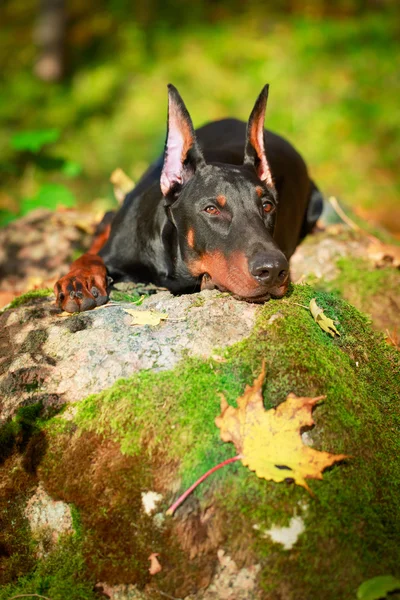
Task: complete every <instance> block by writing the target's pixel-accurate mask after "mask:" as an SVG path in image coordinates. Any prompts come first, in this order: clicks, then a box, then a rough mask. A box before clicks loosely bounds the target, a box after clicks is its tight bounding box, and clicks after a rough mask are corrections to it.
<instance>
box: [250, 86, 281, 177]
mask: <svg viewBox="0 0 400 600" xmlns="http://www.w3.org/2000/svg"><path fill="white" fill-rule="evenodd" d="M268 89H269V85H268V84H267V85H265V86H264V87H263V89H262V90H261V93H260V95H259V96H258V98H257V100H256V103H255V105H254V108H253V110H252V111H251V115H250V118H249V122H248V123H247V133H246V147H245V150H244V161H243V164H245V165H252V166H253V167H254V168H255V170H256V172H257V175H258V176H259V178H260V179H261V180H262V181H265V183H266V184H267V185H269V186H271V187H272V186H273V185H274V183H273V181H272V174H271V169H270V167H269V164H268V161H267V157H266V154H265V146H264V121H265V110H266V108H267V99H268Z"/></svg>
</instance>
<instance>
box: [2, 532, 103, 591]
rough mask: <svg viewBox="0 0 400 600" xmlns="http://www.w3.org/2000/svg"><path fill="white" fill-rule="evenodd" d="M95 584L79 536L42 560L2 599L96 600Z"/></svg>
mask: <svg viewBox="0 0 400 600" xmlns="http://www.w3.org/2000/svg"><path fill="white" fill-rule="evenodd" d="M94 584H95V581H94V580H93V579H92V576H91V574H90V573H88V571H87V569H86V567H85V563H84V560H83V556H82V549H81V542H80V541H79V540H78V538H77V537H76V536H69V537H65V538H64V539H63V540H62V541H61V542H60V543H59V545H58V546H57V548H56V549H55V550H54V551H53V552H51V553H50V554H49V555H47V556H46V557H45V558H44V559H42V560H39V561H38V562H37V564H36V566H35V568H34V569H33V571H32V572H31V573H30V574H29V575H26V576H24V577H20V578H19V579H18V581H17V582H16V583H12V584H8V585H6V586H3V587H2V588H1V589H0V600H9V598H11V597H12V596H17V595H20V594H25V595H27V597H28V596H29V594H32V595H35V594H40V595H42V596H47V597H49V598H51V600H65V599H66V598H68V600H95V599H96V598H98V596H97V595H96V594H95V592H94V591H93V587H94Z"/></svg>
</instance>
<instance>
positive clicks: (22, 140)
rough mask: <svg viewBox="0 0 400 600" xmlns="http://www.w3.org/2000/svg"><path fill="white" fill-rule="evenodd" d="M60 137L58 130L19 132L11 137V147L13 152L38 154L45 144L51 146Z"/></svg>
mask: <svg viewBox="0 0 400 600" xmlns="http://www.w3.org/2000/svg"><path fill="white" fill-rule="evenodd" d="M59 137H60V130H59V129H38V130H32V131H20V132H19V133H15V134H14V135H13V136H12V137H11V146H12V148H14V150H28V151H29V152H34V153H36V152H39V150H41V149H42V148H43V146H45V145H46V144H53V143H54V142H56V141H57V140H58V139H59Z"/></svg>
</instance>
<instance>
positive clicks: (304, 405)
mask: <svg viewBox="0 0 400 600" xmlns="http://www.w3.org/2000/svg"><path fill="white" fill-rule="evenodd" d="M264 379H265V365H264V364H263V368H262V371H261V373H260V375H259V376H258V377H257V379H255V380H254V384H253V385H252V386H246V389H245V392H244V394H243V396H241V397H240V398H238V400H237V404H238V407H237V408H234V407H233V406H230V405H229V404H228V403H227V401H226V399H225V398H224V397H222V399H221V415H220V416H219V417H217V418H216V419H215V424H216V425H217V427H218V428H219V429H220V431H221V438H222V440H223V441H224V442H233V443H234V445H235V446H236V449H237V451H238V453H239V454H240V458H241V460H242V463H243V464H244V465H245V466H247V467H249V469H251V470H252V471H255V472H256V475H257V476H258V477H262V478H264V479H271V480H273V481H276V482H279V481H284V480H285V479H287V478H290V479H293V480H294V481H295V482H296V483H297V484H298V485H301V486H303V487H304V488H306V490H308V491H309V492H310V493H311V490H310V488H309V487H308V485H307V483H306V479H308V478H313V479H322V471H323V470H324V469H326V467H329V466H330V465H332V464H333V463H335V462H338V461H340V460H343V459H344V458H347V457H346V455H344V454H331V453H329V452H320V451H318V450H314V449H313V448H310V447H309V446H305V445H304V444H303V441H302V439H301V429H302V428H304V427H306V426H311V425H313V424H314V420H313V418H312V409H313V407H314V405H315V404H316V403H317V402H318V401H319V400H321V399H322V398H324V396H319V397H317V398H299V397H297V396H295V395H294V394H289V396H288V397H287V399H286V400H285V402H282V404H280V405H279V406H278V407H277V408H272V409H270V410H265V408H264V404H263V397H262V391H261V388H262V385H263V382H264Z"/></svg>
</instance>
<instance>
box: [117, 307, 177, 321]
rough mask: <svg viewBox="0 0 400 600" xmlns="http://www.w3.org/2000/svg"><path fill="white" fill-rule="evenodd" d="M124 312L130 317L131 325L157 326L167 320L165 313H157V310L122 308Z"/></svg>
mask: <svg viewBox="0 0 400 600" xmlns="http://www.w3.org/2000/svg"><path fill="white" fill-rule="evenodd" d="M124 311H125V312H126V313H128V315H130V316H131V317H132V321H131V323H130V324H131V325H159V324H160V323H161V321H163V320H165V319H168V315H167V313H162V312H158V311H157V310H137V309H135V308H124Z"/></svg>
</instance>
